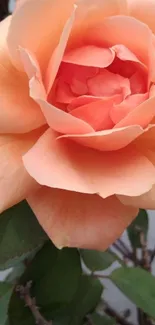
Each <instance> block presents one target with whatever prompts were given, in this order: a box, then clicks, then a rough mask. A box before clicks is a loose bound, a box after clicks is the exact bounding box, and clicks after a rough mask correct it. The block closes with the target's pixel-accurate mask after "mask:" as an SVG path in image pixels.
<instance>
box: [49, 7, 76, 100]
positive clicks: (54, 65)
mask: <svg viewBox="0 0 155 325" xmlns="http://www.w3.org/2000/svg"><path fill="white" fill-rule="evenodd" d="M76 9H77V8H76V7H74V9H73V12H72V15H71V17H70V18H69V19H68V20H67V22H66V24H65V26H64V29H63V31H62V34H61V37H60V41H59V44H58V46H57V47H56V48H55V50H54V52H53V55H52V57H51V59H50V61H49V64H48V68H47V70H46V75H45V88H46V90H47V93H48V94H49V92H50V90H51V88H52V85H53V82H54V79H55V77H56V74H57V72H58V69H59V66H60V63H61V61H62V58H63V55H64V52H65V49H66V44H67V42H68V38H69V35H70V32H71V29H72V26H73V23H74V20H75V12H76Z"/></svg>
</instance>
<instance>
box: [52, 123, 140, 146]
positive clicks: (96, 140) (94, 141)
mask: <svg viewBox="0 0 155 325" xmlns="http://www.w3.org/2000/svg"><path fill="white" fill-rule="evenodd" d="M143 132H144V131H143V129H142V128H141V127H140V126H139V125H131V126H129V127H124V128H117V129H114V128H113V129H110V130H103V131H98V132H93V133H89V134H81V135H79V134H77V135H76V134H71V135H63V136H60V137H59V138H58V139H62V138H68V139H72V140H74V141H76V142H77V143H80V144H82V145H83V146H86V147H89V148H93V149H97V150H100V151H114V150H119V149H122V148H124V147H126V146H127V145H128V144H130V143H131V142H133V141H134V140H135V139H136V138H137V137H139V136H140V135H141V134H143Z"/></svg>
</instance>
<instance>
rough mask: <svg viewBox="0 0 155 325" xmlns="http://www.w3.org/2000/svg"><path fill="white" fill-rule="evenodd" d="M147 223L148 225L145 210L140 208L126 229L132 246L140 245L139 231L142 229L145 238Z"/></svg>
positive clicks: (138, 246) (137, 246)
mask: <svg viewBox="0 0 155 325" xmlns="http://www.w3.org/2000/svg"><path fill="white" fill-rule="evenodd" d="M148 225H149V220H148V214H147V212H146V210H142V209H140V211H139V214H138V216H137V218H136V219H135V220H134V221H133V222H132V224H131V225H130V226H129V227H128V229H127V232H128V237H129V239H130V242H131V245H132V247H133V248H140V247H141V243H140V231H143V234H144V236H145V240H146V238H147V232H148Z"/></svg>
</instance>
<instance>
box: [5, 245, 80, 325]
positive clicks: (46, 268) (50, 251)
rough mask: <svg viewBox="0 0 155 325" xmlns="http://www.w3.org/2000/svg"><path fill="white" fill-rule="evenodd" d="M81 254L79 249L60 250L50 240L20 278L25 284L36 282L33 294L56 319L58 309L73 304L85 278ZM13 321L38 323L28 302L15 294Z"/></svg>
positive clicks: (23, 324)
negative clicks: (26, 306) (80, 284)
mask: <svg viewBox="0 0 155 325" xmlns="http://www.w3.org/2000/svg"><path fill="white" fill-rule="evenodd" d="M81 272H82V271H81V263H80V256H79V253H78V251H77V250H76V249H67V248H66V249H63V250H58V249H56V248H55V247H54V245H52V243H51V242H47V243H46V244H45V245H44V247H43V248H42V249H41V250H40V251H39V252H38V253H37V254H36V256H35V257H34V259H33V261H32V263H31V264H30V266H29V267H28V268H27V270H26V272H25V273H24V274H23V276H22V277H21V279H20V284H23V285H25V284H26V283H27V282H29V281H30V280H31V281H32V283H33V285H32V290H31V294H32V297H36V301H37V304H38V305H39V306H40V307H41V311H42V312H43V314H45V315H47V314H49V310H50V315H49V316H51V317H52V318H53V317H54V315H55V314H56V313H57V310H59V309H63V308H64V306H66V305H67V304H69V303H71V301H72V299H73V297H74V296H75V294H76V291H77V288H78V286H79V281H80V278H81ZM9 317H10V324H11V325H12V324H15V325H18V324H20V325H26V324H29V325H31V324H32V325H34V320H33V318H32V315H31V313H30V311H29V310H28V308H25V307H24V303H23V302H22V301H21V299H20V298H19V297H18V296H17V294H16V293H14V294H13V296H12V299H11V303H10V308H9Z"/></svg>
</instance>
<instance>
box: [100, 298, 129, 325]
mask: <svg viewBox="0 0 155 325" xmlns="http://www.w3.org/2000/svg"><path fill="white" fill-rule="evenodd" d="M104 312H105V313H106V314H107V315H108V316H110V317H113V318H114V319H115V320H116V323H118V324H120V325H133V324H132V323H130V322H129V321H128V320H126V319H125V318H124V317H122V316H121V315H119V314H118V313H117V312H116V311H115V310H113V309H112V308H111V307H110V306H109V305H108V304H107V303H105V302H104Z"/></svg>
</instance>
